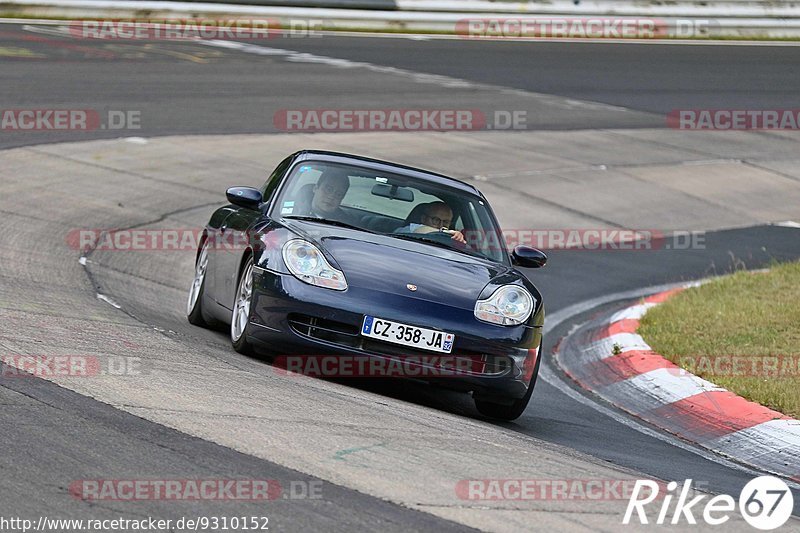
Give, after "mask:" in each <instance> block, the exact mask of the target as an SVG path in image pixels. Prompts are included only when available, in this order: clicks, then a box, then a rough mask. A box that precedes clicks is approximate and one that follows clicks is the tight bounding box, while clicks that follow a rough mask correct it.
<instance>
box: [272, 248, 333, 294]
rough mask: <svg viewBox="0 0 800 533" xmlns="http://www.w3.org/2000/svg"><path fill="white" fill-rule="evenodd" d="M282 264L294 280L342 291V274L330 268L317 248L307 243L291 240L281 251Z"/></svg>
mask: <svg viewBox="0 0 800 533" xmlns="http://www.w3.org/2000/svg"><path fill="white" fill-rule="evenodd" d="M281 252H282V255H283V262H284V263H286V268H288V269H289V272H291V273H292V274H293V275H294V276H295V277H296V278H298V279H299V280H301V281H305V282H306V283H309V284H311V285H316V286H318V287H325V288H326V289H334V290H337V291H343V290H345V289H346V288H347V281H346V280H345V279H344V272H342V271H341V270H338V269H336V268H334V267H332V266H331V264H330V263H329V262H328V260H327V259H325V256H324V255H322V252H321V251H320V249H319V248H317V247H316V246H314V245H313V244H311V243H310V242H308V241H304V240H301V239H292V240H290V241H287V242H286V244H284V245H283V249H282V250H281Z"/></svg>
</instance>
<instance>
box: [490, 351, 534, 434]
mask: <svg viewBox="0 0 800 533" xmlns="http://www.w3.org/2000/svg"><path fill="white" fill-rule="evenodd" d="M541 362H542V345H541V344H540V345H539V357H538V358H537V359H536V366H535V367H534V369H533V377H532V378H531V382H530V384H529V385H528V391H527V392H526V393H525V396H523V397H522V398H519V399H515V400H513V402H511V403H510V404H504V403H495V402H488V401H484V400H481V399H480V398H475V407H476V408H477V409H478V412H479V413H480V414H482V415H483V416H488V417H489V418H497V419H500V420H516V419H517V418H519V417H520V416H522V413H524V412H525V409H526V408H527V407H528V402H530V401H531V396H532V395H533V388H534V387H535V386H536V379H537V378H538V377H539V365H540V364H541Z"/></svg>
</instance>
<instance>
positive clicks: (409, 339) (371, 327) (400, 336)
mask: <svg viewBox="0 0 800 533" xmlns="http://www.w3.org/2000/svg"><path fill="white" fill-rule="evenodd" d="M361 334H362V335H364V336H365V337H370V338H372V339H379V340H382V341H384V342H391V343H393V344H402V345H403V346H411V347H413V348H420V349H422V350H431V351H434V352H444V353H450V352H451V351H452V350H453V341H455V340H456V336H455V335H453V334H452V333H446V332H444V331H436V330H434V329H427V328H418V327H416V326H409V325H408V324H401V323H400V322H394V321H392V320H386V319H383V318H376V317H374V316H365V317H364V325H363V326H362V327H361Z"/></svg>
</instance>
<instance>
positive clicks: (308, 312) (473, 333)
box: [247, 268, 544, 400]
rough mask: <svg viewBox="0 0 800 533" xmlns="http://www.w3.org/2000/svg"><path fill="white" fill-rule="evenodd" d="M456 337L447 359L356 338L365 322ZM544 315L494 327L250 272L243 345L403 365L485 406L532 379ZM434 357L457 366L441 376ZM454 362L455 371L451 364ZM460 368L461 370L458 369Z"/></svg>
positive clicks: (421, 303) (411, 304)
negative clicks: (482, 401)
mask: <svg viewBox="0 0 800 533" xmlns="http://www.w3.org/2000/svg"><path fill="white" fill-rule="evenodd" d="M365 314H370V315H372V316H376V317H380V318H385V319H388V320H394V321H397V322H402V323H405V324H410V325H417V326H420V327H425V328H429V329H435V330H440V331H447V332H450V333H453V334H455V342H454V344H453V350H452V352H451V353H450V354H443V353H436V352H426V351H422V350H417V349H414V348H406V347H404V346H401V345H397V344H389V343H385V342H382V341H378V340H375V339H370V338H368V337H364V336H361V335H360V328H361V325H362V323H363V320H364V315H365ZM543 316H544V311H543V310H539V311H537V314H536V316H535V317H534V320H533V321H532V323H533V324H535V325H533V326H531V325H520V326H513V327H508V326H497V325H493V324H486V323H483V322H481V321H479V320H477V319H476V318H475V317H474V315H473V311H472V310H471V309H470V310H465V309H460V308H456V307H453V306H449V305H447V303H442V302H431V301H425V300H421V299H417V298H414V297H413V296H404V295H398V294H393V293H388V292H385V293H384V292H379V291H375V290H364V289H359V288H358V287H353V286H351V287H348V289H347V290H346V291H341V292H340V291H333V290H330V289H324V288H321V287H315V286H312V285H308V284H306V283H303V282H301V281H300V280H298V279H297V278H295V277H294V276H292V275H290V274H281V273H277V272H273V271H270V270H266V269H262V268H256V269H254V274H253V300H252V308H251V313H250V327H249V328H248V331H247V337H248V340H249V341H251V342H252V343H254V344H256V345H260V346H262V347H264V348H266V349H268V350H269V351H270V352H273V353H277V354H279V355H287V356H288V355H298V354H302V355H304V356H329V355H342V356H354V357H363V358H378V359H383V360H387V361H388V360H394V361H396V360H397V359H398V358H402V360H403V361H404V365H405V368H413V369H415V371H411V372H409V373H408V376H407V377H415V378H416V379H422V380H424V381H427V382H431V383H436V384H438V385H441V386H445V387H448V388H452V389H456V390H462V391H472V392H473V393H474V394H475V395H477V396H480V397H481V398H484V399H489V400H491V399H492V398H497V399H498V400H507V399H510V398H514V399H515V398H521V397H522V396H524V395H525V393H526V392H527V390H528V386H529V384H530V382H531V378H532V377H533V371H534V365H535V362H536V358H537V357H540V356H541V354H539V353H538V348H539V345H540V342H541V337H542V335H541V331H542V328H541V325H542V322H543ZM437 356H441V357H442V358H445V359H447V360H448V361H450V364H455V365H457V369H458V371H457V372H450V373H444V374H443V373H442V372H441V370H442V368H441V367H439V368H438V371H437V368H435V363H434V364H429V361H436V360H437ZM453 361H455V363H453ZM462 363H464V364H462Z"/></svg>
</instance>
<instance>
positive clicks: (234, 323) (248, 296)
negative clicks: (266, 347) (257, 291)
mask: <svg viewBox="0 0 800 533" xmlns="http://www.w3.org/2000/svg"><path fill="white" fill-rule="evenodd" d="M252 301H253V256H249V257H248V258H247V260H246V261H245V263H244V265H243V266H242V273H241V274H240V275H239V283H237V284H236V298H235V299H234V301H233V311H232V313H231V344H232V345H233V349H234V350H236V351H237V352H239V353H241V354H246V355H251V354H253V346H252V345H251V344H250V343H249V342H247V331H248V329H249V324H250V307H251V304H252Z"/></svg>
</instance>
